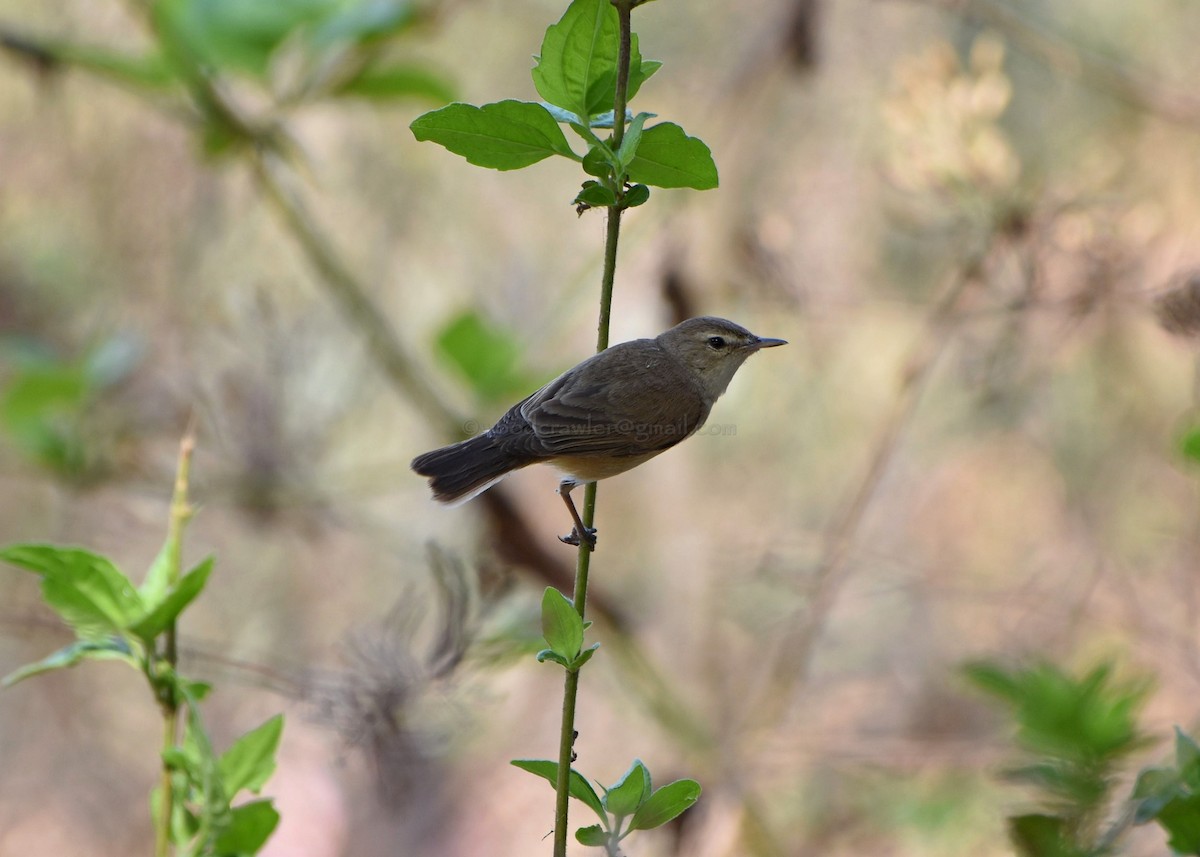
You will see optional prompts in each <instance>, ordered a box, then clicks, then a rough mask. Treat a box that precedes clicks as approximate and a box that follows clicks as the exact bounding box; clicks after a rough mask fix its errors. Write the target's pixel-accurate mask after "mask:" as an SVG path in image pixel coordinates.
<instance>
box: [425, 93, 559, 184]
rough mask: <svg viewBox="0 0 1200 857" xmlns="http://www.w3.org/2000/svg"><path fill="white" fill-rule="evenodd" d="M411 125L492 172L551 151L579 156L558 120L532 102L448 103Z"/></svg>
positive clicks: (534, 160)
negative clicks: (477, 104)
mask: <svg viewBox="0 0 1200 857" xmlns="http://www.w3.org/2000/svg"><path fill="white" fill-rule="evenodd" d="M409 127H410V128H411V129H412V132H413V136H415V137H416V138H417V139H418V140H422V141H424V140H429V141H431V142H434V143H437V144H438V145H440V146H444V147H445V148H447V149H449V150H450V151H451V152H453V153H454V154H456V155H461V156H462V157H464V158H466V159H467V161H468V163H472V164H475V165H476V166H478V167H487V168H488V169H493V170H519V169H521V168H522V167H528V166H529V165H531V164H536V163H537V162H538V161H541V160H544V159H546V158H548V157H550V156H551V155H563V156H564V157H568V158H571V159H573V160H574V159H575V154H574V152H572V151H571V147H570V146H568V145H567V138H566V137H564V136H563V132H562V129H561V128H559V127H558V123H557V122H555V121H554V118H553V117H552V116H551V115H550V114H549V113H547V112H546V111H545V110H544V109H543V108H542V106H541V105H540V104H534V103H532V102H528V101H511V100H510V101H498V102H496V103H495V104H485V105H483V106H482V107H476V106H475V105H473V104H449V105H447V106H445V107H443V108H442V109H440V110H434V111H433V112H431V113H426V114H424V115H422V116H418V117H417V118H416V120H414V121H413V123H412V124H411V125H410V126H409Z"/></svg>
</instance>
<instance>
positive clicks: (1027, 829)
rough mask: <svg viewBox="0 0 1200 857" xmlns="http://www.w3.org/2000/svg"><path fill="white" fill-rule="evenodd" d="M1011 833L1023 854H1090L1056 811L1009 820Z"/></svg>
mask: <svg viewBox="0 0 1200 857" xmlns="http://www.w3.org/2000/svg"><path fill="white" fill-rule="evenodd" d="M1008 835H1009V838H1011V839H1012V842H1013V845H1014V846H1015V847H1016V850H1017V853H1018V854H1019V855H1021V857H1086V854H1087V852H1086V851H1085V850H1084V849H1082V848H1080V847H1078V846H1077V845H1076V844H1075V842H1074V840H1073V839H1072V838H1071V836H1070V834H1069V832H1068V830H1067V826H1066V822H1065V821H1063V819H1061V818H1058V817H1057V816H1053V815H1022V816H1016V817H1014V818H1010V819H1009V820H1008Z"/></svg>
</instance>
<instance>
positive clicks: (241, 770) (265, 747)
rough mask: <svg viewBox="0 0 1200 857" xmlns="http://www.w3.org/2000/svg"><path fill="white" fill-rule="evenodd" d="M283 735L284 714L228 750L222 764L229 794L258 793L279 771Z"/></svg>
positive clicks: (236, 742)
mask: <svg viewBox="0 0 1200 857" xmlns="http://www.w3.org/2000/svg"><path fill="white" fill-rule="evenodd" d="M282 734H283V715H282V714H276V715H275V716H274V717H272V718H271V719H270V720H268V721H267V722H265V723H263V724H262V725H261V726H259V727H258V728H257V729H252V730H251V731H249V732H247V733H246V734H245V735H243V736H242V737H241V738H238V739H237V741H235V742H234V743H233V746H232V747H230V748H229V749H228V750H226V751H225V752H224V753H223V754H222V755H221V759H220V762H219V770H220V773H221V783H222V785H223V786H224V787H225V793H226V794H227V795H228V796H229V797H231V798H232V797H233V796H234V795H236V794H237V793H238V792H239V791H241V790H242V789H249V790H250V791H252V792H254V793H256V794H257V793H258V790H259V789H261V788H262V787H263V784H264V783H266V781H267V780H268V779H270V777H271V774H272V773H273V772H274V770H275V751H276V750H278V749H279V738H280V736H281V735H282Z"/></svg>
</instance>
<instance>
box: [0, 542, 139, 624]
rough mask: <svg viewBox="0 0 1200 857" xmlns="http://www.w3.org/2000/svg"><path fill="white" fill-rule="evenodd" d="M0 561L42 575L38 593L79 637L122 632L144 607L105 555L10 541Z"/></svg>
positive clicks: (78, 549) (122, 575)
mask: <svg viewBox="0 0 1200 857" xmlns="http://www.w3.org/2000/svg"><path fill="white" fill-rule="evenodd" d="M0 560H4V561H5V562H9V563H12V564H13V565H16V566H20V567H21V568H24V569H27V570H29V571H33V572H36V573H38V574H40V575H42V597H43V598H44V599H45V601H46V603H47V604H48V605H49V606H50V607H51V608H53V609H54V611H55V612H56V613H58V615H59V616H61V617H62V618H63V621H65V622H66V623H67V624H68V625H70V626H71V627H72V628H74V629H75V633H77V634H78V635H79V636H81V637H83V638H85V639H90V640H97V639H103V638H105V637H108V636H110V635H112V634H119V633H121V632H123V631H124V630H125V629H126V627H127V626H128V624H129V623H130V622H131V621H133V619H134V618H136V617H137V616H139V615H140V614H141V613H142V611H143V610H144V607H143V604H142V599H141V597H140V596H139V595H138V593H137V590H135V589H134V588H133V584H131V583H130V582H129V579H128V578H127V577H125V575H124V574H122V573H121V572H120V570H118V569H117V567H116V566H115V565H113V564H112V562H111V561H110V560H108V559H107V558H105V557H102V556H99V555H97V554H94V553H91V552H90V551H86V550H82V549H80V548H60V547H55V546H53V545H13V546H11V547H8V548H5V549H4V550H2V551H0Z"/></svg>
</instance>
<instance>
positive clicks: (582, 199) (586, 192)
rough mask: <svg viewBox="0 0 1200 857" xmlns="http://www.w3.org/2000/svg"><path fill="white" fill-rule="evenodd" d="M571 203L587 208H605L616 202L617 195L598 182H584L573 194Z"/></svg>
mask: <svg viewBox="0 0 1200 857" xmlns="http://www.w3.org/2000/svg"><path fill="white" fill-rule="evenodd" d="M571 204H572V205H586V206H588V207H589V208H605V207H607V206H610V205H616V204H617V195H616V194H615V193H613V192H612V191H611V190H609V189H608V188H606V187H605V186H604V185H602V184H600V182H584V183H583V188H582V189H581V190H580V191H579V193H577V194H575V199H574V200H572V201H571Z"/></svg>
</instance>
